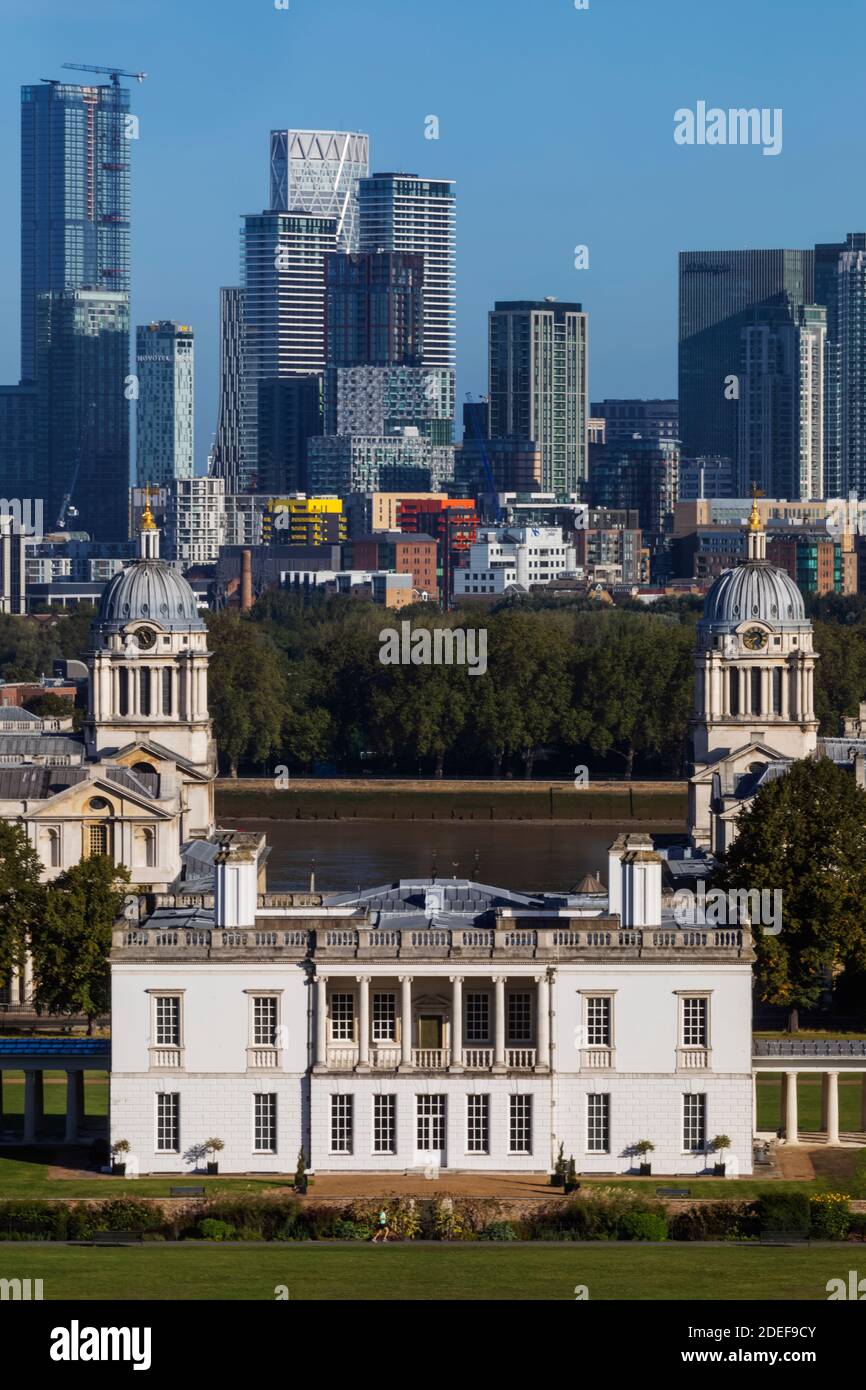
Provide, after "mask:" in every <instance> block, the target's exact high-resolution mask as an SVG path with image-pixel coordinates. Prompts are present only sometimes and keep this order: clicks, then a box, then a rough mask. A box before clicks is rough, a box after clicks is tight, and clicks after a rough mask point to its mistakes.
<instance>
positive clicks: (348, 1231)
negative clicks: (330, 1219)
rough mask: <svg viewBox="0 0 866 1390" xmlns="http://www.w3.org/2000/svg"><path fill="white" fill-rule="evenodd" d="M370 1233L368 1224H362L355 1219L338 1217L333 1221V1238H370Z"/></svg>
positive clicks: (371, 1233)
mask: <svg viewBox="0 0 866 1390" xmlns="http://www.w3.org/2000/svg"><path fill="white" fill-rule="evenodd" d="M372 1235H373V1232H372V1229H371V1228H370V1227H369V1226H363V1225H361V1224H360V1223H359V1222H357V1221H344V1220H342V1219H340V1220H339V1221H335V1222H334V1240H370V1239H371V1237H372Z"/></svg>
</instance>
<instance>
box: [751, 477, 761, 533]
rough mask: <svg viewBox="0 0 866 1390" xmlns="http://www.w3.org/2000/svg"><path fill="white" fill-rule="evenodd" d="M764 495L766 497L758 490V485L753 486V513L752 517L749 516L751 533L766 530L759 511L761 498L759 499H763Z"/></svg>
mask: <svg viewBox="0 0 866 1390" xmlns="http://www.w3.org/2000/svg"><path fill="white" fill-rule="evenodd" d="M763 495H764V494H763V493H762V492H761V491H760V490H759V489H758V485H757V483H753V484H752V511H751V515H750V516H749V530H750V531H763V529H764V527H763V523H762V521H761V513H760V512H759V511H758V498H759V497H763Z"/></svg>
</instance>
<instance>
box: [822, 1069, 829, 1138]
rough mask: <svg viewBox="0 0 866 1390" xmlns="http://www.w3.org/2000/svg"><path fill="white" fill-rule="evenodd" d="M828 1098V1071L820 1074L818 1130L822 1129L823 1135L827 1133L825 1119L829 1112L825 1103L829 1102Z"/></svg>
mask: <svg viewBox="0 0 866 1390" xmlns="http://www.w3.org/2000/svg"><path fill="white" fill-rule="evenodd" d="M829 1096H830V1073H829V1072H828V1071H822V1073H821V1125H820V1128H821V1129H823V1130H824V1132H825V1133H826V1132H827V1117H828V1115H829V1113H830V1112H829V1110H828V1108H827V1102H828V1100H829Z"/></svg>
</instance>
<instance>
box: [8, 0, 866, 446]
mask: <svg viewBox="0 0 866 1390" xmlns="http://www.w3.org/2000/svg"><path fill="white" fill-rule="evenodd" d="M0 17H2V18H3V20H4V21H5V22H4V25H3V34H4V42H3V46H2V49H0V130H2V140H0V177H2V185H0V186H2V187H3V188H5V189H7V190H8V196H7V198H6V199H4V211H5V216H4V217H3V218H2V219H0V266H2V268H3V270H2V274H0V324H2V328H0V380H2V381H6V382H9V381H15V380H17V376H18V369H19V363H18V316H19V285H18V261H19V246H18V235H19V234H18V204H19V192H18V185H19V172H18V171H19V87H20V85H21V84H22V83H24V82H35V81H38V80H39V79H40V78H41V77H60V76H62V75H63V74H62V70H61V66H60V65H61V63H63V62H65V61H68V62H83V63H87V62H91V63H98V64H117V65H119V66H121V67H125V68H129V69H131V70H133V71H139V70H143V71H145V72H147V73H148V74H149V77H148V80H147V81H146V82H145V83H144V84H143V85H141V86H139V85H138V84H132V86H133V109H134V110H135V111H136V113H137V114H138V115H139V117H140V121H141V139H140V141H139V142H138V144H137V145H136V146H135V147H134V150H133V276H134V282H133V321H134V322H136V323H138V322H145V321H148V320H150V319H152V318H175V319H178V320H180V321H182V322H185V323H191V324H192V325H193V327H194V328H195V330H196V335H197V357H198V373H197V390H198V405H197V453H198V460H199V467H200V468H203V465H204V459H205V456H206V453H207V449H208V447H209V444H210V441H211V437H212V433H213V429H214V425H215V420H216V382H217V289H218V287H219V285H221V284H233V283H236V282H237V276H238V231H239V226H240V221H239V218H240V214H241V213H244V212H250V211H257V210H259V209H261V208H262V207H264V206H265V202H266V198H267V155H268V132H269V130H270V129H271V127H274V126H279V125H282V126H299V127H302V128H311V127H318V126H321V127H325V128H330V129H355V130H364V131H367V132H368V133H369V134H370V136H371V148H372V164H373V167H374V168H378V169H406V170H409V171H411V172H414V173H419V174H425V175H426V174H429V175H433V176H439V177H451V178H454V179H456V180H457V194H458V365H459V383H458V385H459V392H460V396H461V398H462V395H463V393H464V392H466V391H473V392H476V393H480V392H482V391H484V390H485V389H486V313H487V310H488V309H489V308H490V307H491V305H492V303H493V301H494V299H497V298H521V297H529V296H531V297H541V296H543V295H546V294H552V295H556V296H557V297H559V298H562V299H577V300H580V301H582V302H583V304H584V306H585V307H586V308H587V309H588V310H589V313H590V390H591V394H592V395H593V397H602V396H615V395H635V396H657V395H660V396H664V395H669V394H670V395H672V394H674V392H675V387H676V253H677V251H678V250H680V249H689V248H697V249H700V248H704V247H706V248H708V249H714V248H717V247H745V246H790V247H798V246H809V245H811V244H812V243H813V242H814V241H816V240H820V241H829V240H834V239H836V238H842V237H843V236H844V234H845V232H846V231H851V230H863V229H864V228H866V205H864V204H866V195H864V166H866V158H864V155H866V149H864V145H866V122H864V119H863V96H862V93H863V57H862V55H863V52H864V50H866V44H864V40H866V7H864V5H863V4H862V0H822V3H820V4H818V3H806V0H787V3H784V4H782V3H781V0H726V3H724V4H722V3H715V4H712V5H710V4H707V3H706V2H705V0H704V3H701V0H698V3H696V0H660V3H656V4H653V3H651V0H590V8H589V10H587V11H577V10H576V9H575V8H574V0H531V3H530V0H363V3H361V2H360V0H290V8H289V9H288V10H277V9H275V7H274V3H273V0H134V3H131V0H111V3H109V0H76V2H75V3H70V0H0ZM699 100H704V101H706V102H707V104H708V106H720V107H725V108H727V107H729V106H745V107H751V106H757V107H781V108H782V110H783V132H784V140H783V149H782V152H781V154H780V155H779V156H778V157H775V158H768V157H765V156H763V155H762V153H761V150H760V149H759V148H754V147H717V148H713V147H708V146H704V147H692V148H689V147H681V146H678V145H676V144H675V143H674V139H673V129H674V112H675V111H676V110H677V109H678V108H680V107H691V108H694V107H695V105H696V103H697V102H698V101H699ZM428 115H436V116H438V118H439V121H440V139H439V140H438V141H428V140H425V138H424V122H425V117H427V116H428ZM578 244H585V245H587V246H588V247H589V259H590V267H589V269H588V270H581V271H577V270H575V269H574V248H575V246H576V245H578Z"/></svg>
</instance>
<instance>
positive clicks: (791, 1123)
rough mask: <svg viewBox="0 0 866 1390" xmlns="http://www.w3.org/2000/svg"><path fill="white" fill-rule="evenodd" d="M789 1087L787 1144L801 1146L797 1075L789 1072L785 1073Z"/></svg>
mask: <svg viewBox="0 0 866 1390" xmlns="http://www.w3.org/2000/svg"><path fill="white" fill-rule="evenodd" d="M785 1076H786V1078H787V1085H786V1087H785V1142H786V1143H787V1144H799V1142H800V1136H799V1134H798V1133H797V1073H796V1072H795V1071H788V1072H786V1073H785Z"/></svg>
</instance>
